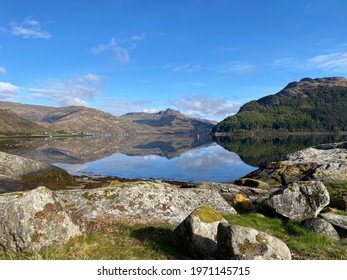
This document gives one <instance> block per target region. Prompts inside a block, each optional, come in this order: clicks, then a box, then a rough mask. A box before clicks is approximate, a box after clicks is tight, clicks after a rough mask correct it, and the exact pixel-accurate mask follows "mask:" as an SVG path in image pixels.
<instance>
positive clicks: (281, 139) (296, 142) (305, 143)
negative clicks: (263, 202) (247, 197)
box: [214, 134, 347, 167]
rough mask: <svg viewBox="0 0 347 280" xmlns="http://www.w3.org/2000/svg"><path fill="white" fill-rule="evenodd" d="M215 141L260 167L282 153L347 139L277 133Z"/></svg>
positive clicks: (243, 159)
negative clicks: (274, 134) (275, 134)
mask: <svg viewBox="0 0 347 280" xmlns="http://www.w3.org/2000/svg"><path fill="white" fill-rule="evenodd" d="M214 140H215V141H216V143H218V144H219V145H221V146H222V147H224V148H225V149H226V150H228V151H230V152H234V153H237V154H238V155H239V156H240V158H241V159H242V161H244V162H245V163H246V164H249V165H251V166H257V167H260V166H262V165H264V164H267V163H269V162H272V161H277V160H280V159H281V158H282V157H283V156H284V155H286V154H289V153H293V152H296V151H299V150H302V149H305V148H308V147H312V146H316V145H319V144H324V143H334V142H341V141H346V140H347V135H336V134H331V135H278V136H263V137H217V138H214Z"/></svg>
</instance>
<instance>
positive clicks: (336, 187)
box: [324, 182, 347, 195]
mask: <svg viewBox="0 0 347 280" xmlns="http://www.w3.org/2000/svg"><path fill="white" fill-rule="evenodd" d="M324 185H325V187H326V188H327V190H328V192H329V194H330V195H334V194H336V193H338V192H340V191H345V190H347V183H331V182H325V183H324Z"/></svg>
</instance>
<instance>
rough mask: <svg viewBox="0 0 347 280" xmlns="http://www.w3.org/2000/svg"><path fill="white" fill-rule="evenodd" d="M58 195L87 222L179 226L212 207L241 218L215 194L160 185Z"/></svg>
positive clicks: (122, 185) (141, 184) (117, 184)
mask: <svg viewBox="0 0 347 280" xmlns="http://www.w3.org/2000/svg"><path fill="white" fill-rule="evenodd" d="M56 193H57V194H58V196H59V197H60V198H61V199H63V200H64V201H66V204H67V206H68V207H70V208H71V209H74V210H75V211H76V212H78V214H79V215H81V216H82V217H83V218H86V219H94V218H98V217H102V216H105V215H107V216H108V217H113V218H115V219H123V220H124V219H131V220H132V221H134V222H138V223H151V222H155V223H169V224H173V225H178V224H180V223H181V222H182V221H183V220H184V219H185V218H186V217H187V216H188V215H189V214H190V213H191V212H192V211H193V210H194V209H195V208H197V207H200V206H202V205H211V206H212V207H213V208H214V209H216V211H218V212H219V213H221V214H237V213H236V211H235V209H234V208H233V207H231V206H230V205H229V204H228V202H227V201H226V200H225V199H224V198H223V197H222V196H221V195H220V194H219V193H218V192H217V191H215V190H207V189H180V188H177V187H175V186H172V185H169V184H166V183H163V182H159V181H157V182H149V181H139V182H127V183H121V182H117V181H115V182H113V183H112V184H111V185H109V186H107V187H103V188H98V189H90V190H69V191H57V192H56Z"/></svg>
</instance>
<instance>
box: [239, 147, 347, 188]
mask: <svg viewBox="0 0 347 280" xmlns="http://www.w3.org/2000/svg"><path fill="white" fill-rule="evenodd" d="M346 148H347V142H341V143H333V144H324V145H318V146H315V147H311V148H308V149H304V150H301V151H298V152H295V153H292V154H289V155H287V156H285V157H284V158H283V160H281V161H278V162H272V163H269V164H268V165H267V166H265V167H263V168H260V169H258V170H256V171H254V172H252V173H250V174H248V175H246V177H250V178H255V179H260V180H263V181H265V182H267V183H269V184H270V185H277V186H279V185H285V184H288V183H290V182H297V181H307V180H319V181H322V182H336V183H341V182H347V150H346Z"/></svg>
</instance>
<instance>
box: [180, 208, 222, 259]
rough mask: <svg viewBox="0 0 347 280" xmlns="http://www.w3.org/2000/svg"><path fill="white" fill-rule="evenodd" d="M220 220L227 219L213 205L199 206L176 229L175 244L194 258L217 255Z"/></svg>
mask: <svg viewBox="0 0 347 280" xmlns="http://www.w3.org/2000/svg"><path fill="white" fill-rule="evenodd" d="M220 222H227V221H226V220H225V219H224V218H223V217H222V216H221V215H220V214H219V213H217V212H216V211H215V210H214V209H213V208H212V207H211V206H203V207H199V208H197V209H195V210H194V211H193V212H192V213H191V214H190V215H189V216H188V217H187V218H186V219H185V220H184V221H183V222H182V223H181V224H180V225H179V226H178V227H177V228H176V229H175V230H174V233H173V236H174V244H175V245H176V246H177V247H179V248H181V250H182V251H186V252H187V253H188V255H189V256H191V257H194V258H208V257H215V256H216V253H217V250H218V246H217V229H218V224H219V223H220Z"/></svg>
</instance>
